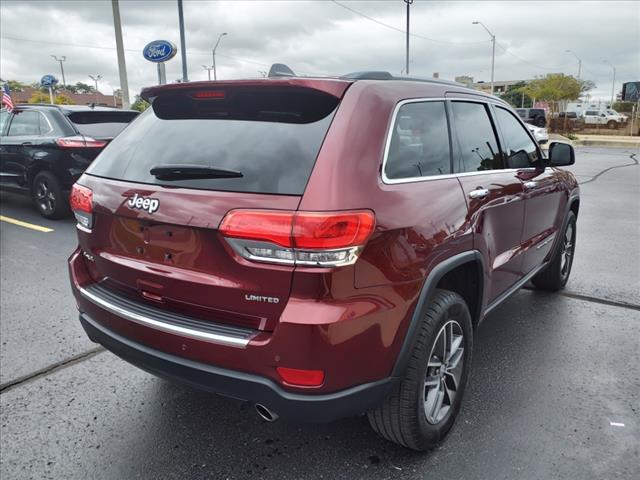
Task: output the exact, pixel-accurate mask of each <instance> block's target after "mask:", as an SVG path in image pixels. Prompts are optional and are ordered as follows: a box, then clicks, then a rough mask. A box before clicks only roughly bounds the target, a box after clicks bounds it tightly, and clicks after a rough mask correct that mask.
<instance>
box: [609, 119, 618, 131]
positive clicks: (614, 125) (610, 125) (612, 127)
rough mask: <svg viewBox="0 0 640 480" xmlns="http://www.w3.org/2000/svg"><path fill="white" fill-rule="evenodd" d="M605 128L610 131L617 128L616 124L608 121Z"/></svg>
mask: <svg viewBox="0 0 640 480" xmlns="http://www.w3.org/2000/svg"><path fill="white" fill-rule="evenodd" d="M607 127H609V129H611V130H615V129H616V128H618V123H617V122H614V121H613V120H610V121H609V122H608V123H607Z"/></svg>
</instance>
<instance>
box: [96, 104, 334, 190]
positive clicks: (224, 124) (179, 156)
mask: <svg viewBox="0 0 640 480" xmlns="http://www.w3.org/2000/svg"><path fill="white" fill-rule="evenodd" d="M292 93H293V92H292ZM256 95H257V96H258V97H260V98H257V97H256ZM305 95H306V96H307V97H309V98H304V97H305ZM235 97H236V98H235V99H234V100H233V101H228V102H217V101H212V100H204V101H202V100H196V101H194V102H193V104H191V103H189V100H188V99H184V98H183V99H178V98H174V99H167V98H165V99H163V100H162V101H160V102H159V101H158V100H160V99H161V98H162V97H159V98H158V99H156V100H155V101H154V107H153V108H149V109H147V110H146V111H145V112H144V114H142V115H141V116H140V118H139V119H137V121H135V122H134V123H133V124H131V126H130V127H129V128H127V129H126V130H125V131H124V132H123V133H122V135H120V136H118V137H117V138H116V139H115V140H114V141H113V142H111V144H110V145H109V146H108V147H107V148H106V149H105V150H104V151H103V153H102V154H100V156H99V157H98V158H97V159H96V160H95V162H94V163H93V164H92V165H91V167H90V168H89V169H88V170H87V173H88V174H90V175H96V176H100V177H107V178H114V179H117V180H125V181H131V182H137V183H146V184H154V185H170V186H173V187H187V188H195V189H206V190H226V191H236V192H254V193H274V194H291V195H300V194H302V193H303V192H304V189H305V187H306V184H307V180H308V179H309V176H310V175H311V170H312V169H313V165H314V163H315V160H316V157H317V155H318V152H319V150H320V147H321V145H322V142H323V140H324V137H325V134H326V132H327V130H328V128H329V125H330V124H331V120H332V118H333V112H334V111H335V107H336V105H337V102H338V99H336V98H335V97H330V96H328V95H323V96H321V97H320V98H318V95H317V92H316V93H313V94H303V95H302V97H295V95H293V97H294V99H295V101H292V94H285V95H284V98H281V97H283V94H282V93H278V94H277V95H275V96H274V95H272V94H271V93H256V92H252V93H251V98H246V97H244V96H243V95H240V94H238V95H235ZM312 97H315V98H312ZM325 97H326V98H325ZM248 100H251V102H248ZM201 102H202V103H201ZM214 102H215V103H214ZM314 102H315V104H316V105H315V106H314ZM214 106H215V107H214ZM253 118H256V120H254V119H253ZM262 119H265V120H264V121H263V120H262ZM163 165H169V166H172V167H175V166H178V167H179V166H180V165H184V166H185V167H186V166H188V167H189V168H192V167H194V166H195V167H197V166H202V167H207V168H209V169H226V170H232V171H235V172H240V173H241V174H242V176H235V177H233V178H229V177H227V178H173V179H172V180H167V178H165V177H164V176H162V175H161V176H160V178H158V177H157V176H154V175H152V174H151V172H150V170H151V169H152V168H154V167H162V166H163Z"/></svg>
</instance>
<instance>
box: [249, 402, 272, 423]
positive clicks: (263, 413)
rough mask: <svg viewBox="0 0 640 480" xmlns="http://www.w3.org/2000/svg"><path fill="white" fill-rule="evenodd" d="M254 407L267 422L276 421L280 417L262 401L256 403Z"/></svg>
mask: <svg viewBox="0 0 640 480" xmlns="http://www.w3.org/2000/svg"><path fill="white" fill-rule="evenodd" d="M254 408H255V409H256V412H257V413H258V415H260V417H261V418H262V419H263V420H266V421H267V422H275V421H276V420H277V419H278V414H277V413H275V412H272V411H271V410H269V409H268V408H267V407H265V406H264V405H262V404H261V403H256V404H255V405H254Z"/></svg>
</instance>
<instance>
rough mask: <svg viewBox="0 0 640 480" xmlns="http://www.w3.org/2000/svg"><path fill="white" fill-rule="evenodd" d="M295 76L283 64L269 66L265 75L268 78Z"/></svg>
mask: <svg viewBox="0 0 640 480" xmlns="http://www.w3.org/2000/svg"><path fill="white" fill-rule="evenodd" d="M295 76H296V74H295V73H293V70H291V69H290V68H289V67H288V66H287V65H285V64H284V63H274V64H273V65H271V68H270V69H269V73H268V74H267V77H269V78H277V77H295Z"/></svg>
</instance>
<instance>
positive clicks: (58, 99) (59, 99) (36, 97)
mask: <svg viewBox="0 0 640 480" xmlns="http://www.w3.org/2000/svg"><path fill="white" fill-rule="evenodd" d="M50 102H51V98H50V97H49V94H48V93H44V92H41V91H40V90H36V91H35V92H33V95H31V98H29V100H28V103H50ZM53 103H55V104H56V105H75V102H74V101H73V100H71V99H70V98H69V97H67V96H66V95H63V94H60V95H56V96H55V97H54V99H53Z"/></svg>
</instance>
